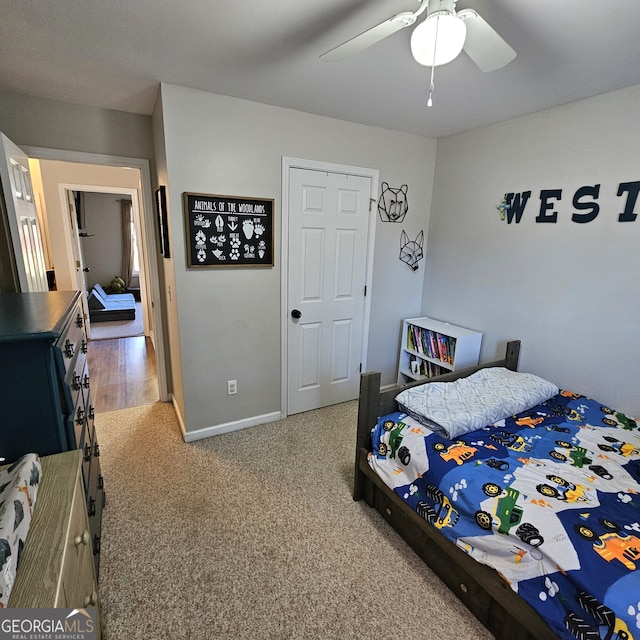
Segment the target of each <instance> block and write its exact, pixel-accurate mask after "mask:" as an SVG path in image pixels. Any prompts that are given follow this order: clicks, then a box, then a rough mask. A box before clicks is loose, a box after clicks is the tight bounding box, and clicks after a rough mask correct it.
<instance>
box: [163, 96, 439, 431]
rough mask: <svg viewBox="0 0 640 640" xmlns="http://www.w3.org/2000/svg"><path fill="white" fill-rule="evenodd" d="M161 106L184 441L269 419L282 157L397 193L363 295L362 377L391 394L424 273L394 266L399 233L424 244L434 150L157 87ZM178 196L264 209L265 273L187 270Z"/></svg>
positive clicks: (276, 397)
mask: <svg viewBox="0 0 640 640" xmlns="http://www.w3.org/2000/svg"><path fill="white" fill-rule="evenodd" d="M161 99H162V119H160V118H159V117H154V126H157V124H162V126H163V128H164V150H166V172H167V176H168V187H169V189H168V191H169V209H170V227H171V239H172V250H173V267H174V270H175V274H174V276H175V287H176V291H175V296H174V299H173V303H169V304H175V305H176V316H177V325H178V327H179V337H180V345H181V349H180V352H181V353H180V356H181V362H180V365H181V369H182V381H183V393H184V406H183V407H182V408H181V410H182V411H183V412H184V416H183V418H184V421H185V427H186V429H187V430H188V431H192V430H197V429H203V428H207V427H210V426H215V425H219V424H225V423H228V422H233V421H239V420H242V419H246V418H251V417H253V416H260V415H265V414H269V413H272V412H278V411H279V410H280V398H281V393H280V366H281V365H280V358H281V352H282V348H281V344H280V322H281V318H280V313H281V309H280V277H281V265H280V264H279V263H278V262H279V256H280V251H281V238H280V237H279V234H278V230H279V229H280V228H281V219H280V212H281V202H280V188H281V175H280V174H281V161H282V157H283V156H291V157H298V158H306V159H312V160H319V161H324V162H332V163H338V164H345V165H351V166H361V167H368V168H374V169H379V171H380V182H383V181H386V182H388V183H389V184H390V185H391V186H400V185H401V184H408V185H409V192H408V197H409V203H410V210H409V214H408V215H407V218H406V219H405V222H404V224H391V223H382V222H380V221H378V223H377V238H376V247H375V251H376V257H375V266H374V274H373V279H374V282H373V291H372V292H371V294H372V313H371V327H370V336H369V361H368V367H369V368H370V369H381V370H383V372H384V380H383V381H384V382H392V381H393V380H394V379H395V367H396V362H397V350H398V342H399V331H400V320H401V318H403V317H407V316H411V315H415V314H416V313H417V312H418V310H419V309H420V297H421V294H422V280H423V273H424V261H423V262H422V263H421V267H420V269H419V270H418V271H417V272H413V271H411V270H410V269H409V268H408V267H407V266H406V265H404V264H403V263H401V262H400V261H399V259H398V256H399V253H400V246H399V239H400V231H401V229H405V230H407V233H408V234H409V236H410V237H413V238H415V236H416V235H417V234H418V232H419V231H420V229H424V230H425V232H426V229H427V225H428V218H429V209H430V201H431V188H432V176H433V168H434V160H435V150H436V142H435V140H429V139H425V138H422V137H418V136H411V135H406V134H401V133H397V132H394V131H388V130H383V129H377V128H374V127H368V126H363V125H358V124H353V123H348V122H343V121H339V120H333V119H330V118H322V117H319V116H314V115H310V114H306V113H301V112H297V111H292V110H289V109H282V108H279V107H272V106H267V105H262V104H258V103H254V102H249V101H246V100H238V99H235V98H229V97H225V96H220V95H214V94H209V93H204V92H200V91H195V90H191V89H185V88H182V87H176V86H172V85H162V89H161ZM159 141H160V136H158V135H157V134H156V143H158V142H159ZM185 191H186V192H196V193H211V194H216V193H220V194H227V195H238V196H255V197H263V198H274V199H275V217H274V219H275V228H276V246H275V254H274V255H275V259H276V265H275V267H273V268H272V269H238V268H236V269H211V270H204V269H200V270H187V269H186V261H185V236H184V223H183V214H182V194H183V192H185ZM374 211H375V209H374ZM169 315H171V314H169ZM172 364H173V366H175V364H174V363H172ZM229 379H237V380H238V394H237V395H236V396H231V397H229V396H227V395H226V381H227V380H229ZM175 380H176V376H174V388H175Z"/></svg>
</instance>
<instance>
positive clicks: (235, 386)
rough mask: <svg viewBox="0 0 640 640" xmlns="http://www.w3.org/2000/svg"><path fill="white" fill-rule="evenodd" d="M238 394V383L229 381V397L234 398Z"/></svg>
mask: <svg viewBox="0 0 640 640" xmlns="http://www.w3.org/2000/svg"><path fill="white" fill-rule="evenodd" d="M236 393H238V381H237V380H227V395H229V396H232V395H234V394H236Z"/></svg>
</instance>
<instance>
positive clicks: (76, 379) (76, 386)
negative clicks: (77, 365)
mask: <svg viewBox="0 0 640 640" xmlns="http://www.w3.org/2000/svg"><path fill="white" fill-rule="evenodd" d="M71 386H72V387H73V388H74V389H75V390H76V391H78V389H80V376H79V375H78V374H77V373H74V374H73V382H72V383H71Z"/></svg>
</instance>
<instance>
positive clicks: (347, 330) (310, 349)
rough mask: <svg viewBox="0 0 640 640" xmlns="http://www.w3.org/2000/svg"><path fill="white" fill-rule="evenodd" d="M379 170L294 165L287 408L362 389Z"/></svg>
mask: <svg viewBox="0 0 640 640" xmlns="http://www.w3.org/2000/svg"><path fill="white" fill-rule="evenodd" d="M370 197H371V178H369V177H363V176H354V175H346V174H340V173H327V172H324V171H313V170H308V169H298V168H291V169H290V170H289V196H288V211H289V218H288V227H289V234H288V247H289V269H288V274H289V275H288V292H287V298H288V303H289V317H288V318H287V322H288V331H287V353H288V362H287V365H288V367H287V378H288V379H287V404H288V406H287V413H289V414H293V413H299V412H301V411H308V410H310V409H316V408H318V407H324V406H327V405H331V404H336V403H338V402H344V401H347V400H352V399H354V398H356V397H357V395H358V388H359V373H360V363H361V354H362V335H363V321H364V307H365V305H364V299H365V279H366V272H367V240H368V231H369V224H370V217H371V216H370V213H369V199H370Z"/></svg>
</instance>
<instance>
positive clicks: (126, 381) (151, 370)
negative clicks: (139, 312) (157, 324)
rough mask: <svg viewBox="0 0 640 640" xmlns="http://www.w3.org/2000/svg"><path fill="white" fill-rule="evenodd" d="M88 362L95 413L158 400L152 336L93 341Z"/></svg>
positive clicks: (91, 341) (90, 345) (88, 354)
mask: <svg viewBox="0 0 640 640" xmlns="http://www.w3.org/2000/svg"><path fill="white" fill-rule="evenodd" d="M87 361H88V364H89V371H90V375H91V393H92V396H93V406H94V409H95V411H96V413H104V412H106V411H114V410H116V409H126V408H129V407H137V406H140V405H143V404H150V403H153V402H157V401H158V400H159V394H158V378H157V374H156V358H155V354H154V350H153V344H152V343H151V340H150V339H149V338H145V337H144V336H138V337H135V338H115V339H112V340H90V341H89V351H88V353H87Z"/></svg>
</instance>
